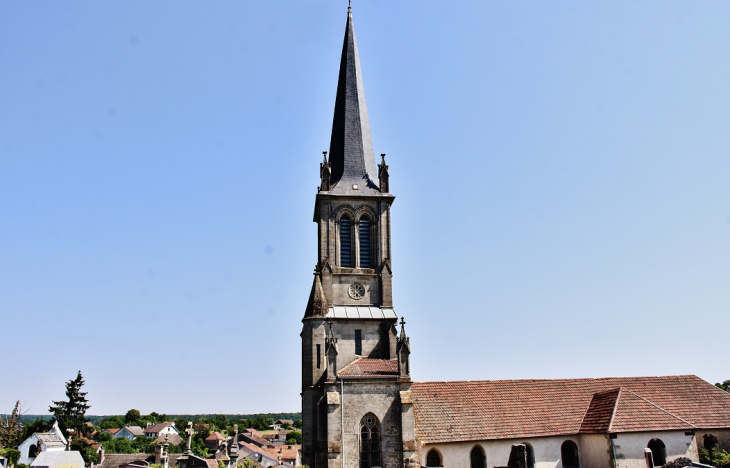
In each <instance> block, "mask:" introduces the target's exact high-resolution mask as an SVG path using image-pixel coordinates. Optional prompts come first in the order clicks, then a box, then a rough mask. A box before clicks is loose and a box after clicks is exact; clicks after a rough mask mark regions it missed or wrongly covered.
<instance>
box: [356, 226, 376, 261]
mask: <svg viewBox="0 0 730 468" xmlns="http://www.w3.org/2000/svg"><path fill="white" fill-rule="evenodd" d="M357 226H358V232H357V238H358V239H357V240H358V244H359V247H360V268H370V267H371V266H372V260H371V258H372V257H371V255H370V237H371V234H370V218H368V217H367V216H363V217H362V218H360V221H358V223H357Z"/></svg>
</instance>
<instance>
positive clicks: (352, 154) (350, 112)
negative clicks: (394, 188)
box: [329, 7, 379, 195]
mask: <svg viewBox="0 0 730 468" xmlns="http://www.w3.org/2000/svg"><path fill="white" fill-rule="evenodd" d="M329 162H330V164H331V166H332V178H331V190H330V191H331V192H332V193H334V194H351V195H366V194H374V193H378V192H379V190H378V172H377V169H376V166H375V152H374V151H373V141H372V137H371V136H370V122H369V120H368V110H367V106H366V105H365V89H364V88H363V84H362V71H361V70H360V57H359V54H358V52H357V41H356V40H355V28H354V27H353V25H352V8H350V7H348V8H347V26H346V28H345V41H344V43H343V45H342V58H341V62H340V77H339V82H338V83H337V98H336V100H335V116H334V119H333V120H332V139H331V140H330V152H329Z"/></svg>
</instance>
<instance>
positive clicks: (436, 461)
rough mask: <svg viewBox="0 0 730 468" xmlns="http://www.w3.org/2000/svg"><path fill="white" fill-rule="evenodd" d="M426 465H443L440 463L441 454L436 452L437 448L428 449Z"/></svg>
mask: <svg viewBox="0 0 730 468" xmlns="http://www.w3.org/2000/svg"><path fill="white" fill-rule="evenodd" d="M426 466H443V465H442V464H441V454H440V453H438V450H436V449H431V450H429V451H428V454H427V455H426Z"/></svg>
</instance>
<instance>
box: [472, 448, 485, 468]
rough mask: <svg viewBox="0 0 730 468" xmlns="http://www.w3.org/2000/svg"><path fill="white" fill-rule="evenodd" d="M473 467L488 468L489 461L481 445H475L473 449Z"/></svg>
mask: <svg viewBox="0 0 730 468" xmlns="http://www.w3.org/2000/svg"><path fill="white" fill-rule="evenodd" d="M470 458H471V468H486V466H487V461H486V456H485V455H484V450H482V448H481V447H480V446H478V445H477V446H475V447H474V448H473V449H471V454H470Z"/></svg>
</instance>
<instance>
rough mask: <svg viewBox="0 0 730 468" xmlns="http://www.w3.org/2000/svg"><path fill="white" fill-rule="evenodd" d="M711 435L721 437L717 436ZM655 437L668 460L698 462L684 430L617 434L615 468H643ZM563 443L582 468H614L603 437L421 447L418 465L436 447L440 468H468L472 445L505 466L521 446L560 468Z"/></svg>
mask: <svg viewBox="0 0 730 468" xmlns="http://www.w3.org/2000/svg"><path fill="white" fill-rule="evenodd" d="M728 432H730V431H728ZM718 433H719V431H718ZM713 435H715V436H716V437H718V439H719V438H720V437H719V436H717V435H716V434H713ZM654 438H658V439H661V440H662V442H664V444H665V445H666V450H667V461H671V460H673V459H675V458H678V457H687V458H690V459H691V460H693V461H698V460H699V457H698V454H697V444H696V443H695V442H694V441H695V439H694V437H693V436H691V435H689V436H687V435H685V433H684V431H662V432H640V433H631V434H619V436H618V438H617V439H615V440H614V443H615V446H616V455H617V458H618V465H617V467H616V468H646V462H645V458H644V448H645V447H646V446H647V445H648V443H649V441H650V440H651V439H654ZM566 440H572V441H573V442H575V444H576V445H577V446H578V456H579V459H580V466H581V468H613V464H612V462H611V445H610V442H609V441H608V440H607V439H606V438H605V437H604V436H603V434H583V435H575V436H556V437H533V438H529V439H504V440H489V441H479V442H455V443H448V444H424V446H423V447H422V448H421V450H420V456H421V465H422V466H426V456H427V454H428V451H429V450H431V449H432V448H435V449H436V450H437V451H438V452H439V453H440V454H441V462H442V464H443V466H445V467H448V468H470V467H471V458H470V453H471V450H472V449H473V448H474V447H475V446H479V447H481V448H482V449H483V450H484V452H485V454H486V457H487V468H494V467H499V466H507V463H508V461H509V455H510V452H511V450H512V445H514V444H522V443H524V444H528V445H529V446H530V447H531V448H532V451H533V453H534V457H535V467H534V468H562V467H563V464H562V460H561V446H562V444H563V442H565V441H566Z"/></svg>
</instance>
